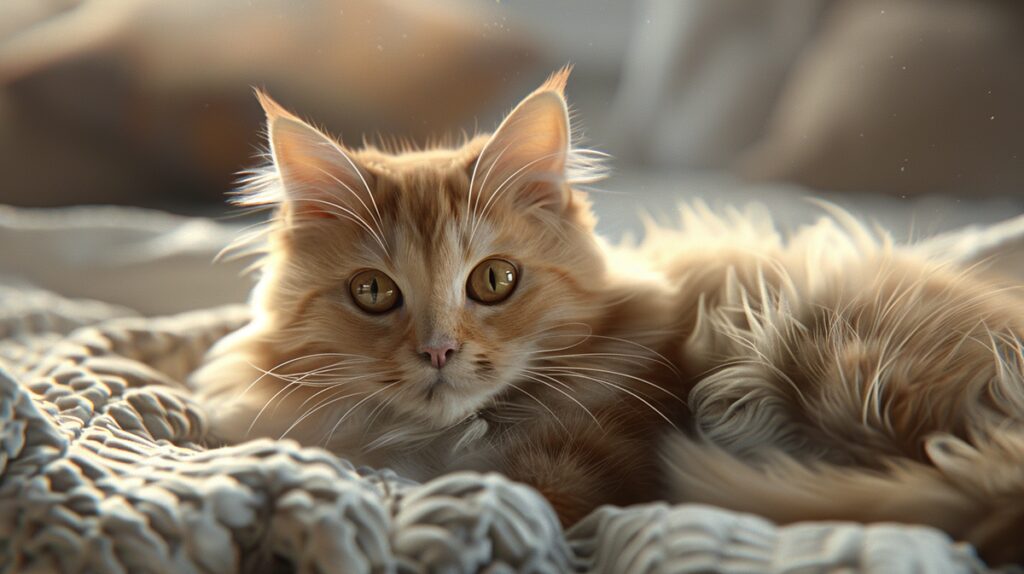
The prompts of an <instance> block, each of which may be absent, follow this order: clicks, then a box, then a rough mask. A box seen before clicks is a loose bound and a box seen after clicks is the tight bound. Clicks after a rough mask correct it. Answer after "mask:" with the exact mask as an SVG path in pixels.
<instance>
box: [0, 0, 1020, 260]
mask: <svg viewBox="0 0 1024 574" xmlns="http://www.w3.org/2000/svg"><path fill="white" fill-rule="evenodd" d="M566 63H572V64H574V66H575V70H574V72H573V75H572V77H571V79H570V83H569V88H568V96H569V99H570V102H571V104H572V105H573V107H574V109H575V111H576V118H577V120H578V122H579V123H578V124H577V127H578V128H579V130H580V131H581V133H582V134H583V135H584V141H585V144H586V145H588V146H591V147H595V148H597V149H600V150H602V151H606V152H608V153H610V154H611V155H612V156H613V157H614V158H615V159H614V161H613V162H612V167H613V169H614V170H615V174H616V175H614V176H613V177H612V178H611V179H610V180H608V181H606V182H602V183H601V184H599V185H598V186H597V188H598V189H596V190H595V191H594V195H593V197H594V200H595V204H596V208H597V211H598V214H599V216H600V218H601V224H600V225H601V227H600V230H601V231H602V232H604V233H606V234H609V235H612V236H621V235H622V234H625V233H628V232H636V231H637V230H638V229H639V219H638V217H637V212H638V210H645V211H649V212H653V213H655V214H663V213H666V212H668V211H670V210H671V207H672V206H673V205H674V204H675V203H677V202H678V201H679V200H681V199H692V198H696V197H699V198H703V199H705V200H706V201H708V202H709V203H711V204H713V205H724V204H738V203H745V202H747V201H750V200H756V201H759V202H761V203H766V204H768V205H769V207H771V209H772V210H773V212H774V213H775V215H776V217H777V218H778V219H779V220H780V221H782V222H783V223H786V224H792V223H796V222H799V221H802V220H805V219H807V218H808V217H811V216H813V213H817V212H820V210H819V208H817V207H815V206H814V205H812V204H810V203H808V202H805V201H803V200H802V198H804V197H806V196H808V195H810V196H818V197H824V198H826V199H829V200H831V201H835V202H837V203H839V204H841V205H844V206H847V207H849V208H850V209H852V210H854V211H855V212H857V213H859V214H862V215H863V216H864V217H867V218H870V219H874V220H877V221H878V222H879V223H880V224H881V225H883V226H884V227H887V228H889V229H892V230H893V231H894V233H895V234H896V235H897V236H900V238H902V239H906V238H912V237H916V236H921V235H928V234H933V233H938V232H941V231H944V230H948V229H951V228H953V227H956V226H961V225H966V224H974V223H989V222H993V221H997V220H1000V219H1004V218H1007V217H1011V216H1014V215H1017V214H1020V213H1024V3H1022V2H1020V1H1019V0H760V1H757V2H752V1H749V0H498V1H494V0H429V1H427V0H420V1H413V0H305V1H301V2H300V1H296V0H174V1H172V2H168V1H164V0H3V1H2V2H0V173H2V179H0V204H8V205H13V206H31V207H56V206H71V205H83V204H117V205H131V206H144V207H151V208H157V209H160V210H164V211H170V212H174V213H180V214H192V215H197V214H200V215H215V216H216V215H220V214H223V213H225V211H226V208H225V204H224V198H225V196H224V194H225V192H227V191H229V190H231V189H232V187H233V182H234V181H235V179H236V174H237V173H238V172H239V171H240V170H241V169H244V168H245V167H247V166H250V165H252V163H253V161H254V160H253V157H254V155H255V153H256V151H257V146H258V145H259V144H260V141H261V140H260V137H261V136H260V129H261V119H262V114H261V112H260V109H259V106H258V105H257V103H256V100H255V98H254V97H253V95H252V87H253V86H259V87H264V88H266V89H267V90H268V91H269V92H270V93H271V94H272V95H273V96H274V97H275V98H276V99H277V100H278V101H280V102H281V103H282V104H284V105H285V106H286V107H288V108H290V109H292V110H294V111H296V112H297V113H299V114H300V115H302V116H303V117H306V118H308V119H311V120H313V121H314V122H316V123H317V124H318V125H322V126H324V127H325V128H326V129H327V130H328V131H330V132H331V133H332V134H335V135H337V136H340V137H341V139H343V140H344V141H345V142H346V143H348V144H349V145H358V144H359V143H360V142H362V141H363V140H364V138H365V139H366V140H369V141H374V139H375V138H377V137H378V135H380V134H387V135H400V136H409V137H412V138H413V139H414V140H417V141H420V142H425V141H427V139H428V138H429V137H431V136H439V135H443V134H446V133H455V134H457V133H459V132H460V131H462V130H465V131H468V132H470V133H472V132H474V131H477V130H480V131H488V130H491V129H492V128H493V127H494V126H495V125H496V124H497V123H498V121H499V120H500V119H501V117H502V115H503V114H504V113H506V112H507V111H508V110H509V109H510V108H511V107H512V106H513V105H514V104H515V103H516V102H517V101H518V100H519V99H520V98H521V97H523V96H524V95H525V94H527V93H529V91H531V90H532V89H533V88H534V87H536V86H537V85H538V84H540V83H541V82H542V81H543V80H544V79H545V77H546V76H547V75H548V74H549V73H550V72H552V71H553V70H555V69H557V68H559V67H561V66H562V65H564V64H566ZM8 213H13V212H10V211H9V212H8ZM19 213H21V214H23V213H24V212H20V211H19ZM33 213H34V215H33V217H36V218H38V217H44V216H42V215H40V214H39V213H36V212H33ZM104 213H107V214H108V216H107V217H114V218H115V219H117V217H118V216H116V215H109V214H117V213H121V212H117V211H106V212H104ZM67 217H70V216H67V215H65V221H67V219H66V218H67ZM0 219H2V218H0ZM22 219H23V218H22ZM12 225H13V224H12ZM104 225H109V224H104ZM149 225H150V226H152V223H150V224H149ZM168 225H170V224H168ZM55 227H59V225H56V224H55ZM171 227H174V226H173V225H171ZM2 233H3V232H2V229H0V239H3V234H2ZM11 237H13V236H11ZM18 237H23V236H18ZM111 237H113V235H111ZM15 239H17V238H13V239H10V241H14V240H15ZM36 239H37V240H38V238H36ZM19 240H20V241H23V239H19ZM10 241H8V242H7V244H5V245H4V247H3V248H0V250H7V251H8V252H10V251H12V250H13V249H14V248H15V247H14V244H12V243H10ZM111 241H114V240H113V239H111ZM18 249H21V247H18ZM10 257H13V256H10ZM23 257H29V255H24V254H23ZM32 257H33V258H34V257H35V256H34V255H33V256H32ZM4 261H5V260H3V259H2V257H0V270H2V265H3V264H4ZM6 261H7V265H8V266H10V265H14V264H17V265H28V262H27V260H26V261H23V260H20V259H19V260H18V261H16V262H15V263H11V260H10V259H8V260H6Z"/></svg>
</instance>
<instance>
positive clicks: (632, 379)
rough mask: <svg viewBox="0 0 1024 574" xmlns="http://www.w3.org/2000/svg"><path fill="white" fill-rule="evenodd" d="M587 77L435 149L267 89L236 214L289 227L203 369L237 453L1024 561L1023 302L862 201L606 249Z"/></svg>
mask: <svg viewBox="0 0 1024 574" xmlns="http://www.w3.org/2000/svg"><path fill="white" fill-rule="evenodd" d="M567 75H568V70H562V71H561V72H559V73H556V74H555V75H553V76H552V77H551V78H550V79H549V80H548V81H547V82H545V83H544V84H543V85H542V86H541V87H540V88H539V89H538V90H536V91H535V92H533V93H532V94H531V95H529V96H528V97H527V98H526V99H524V100H523V101H522V102H521V103H520V104H519V105H518V106H517V107H516V108H515V109H514V110H513V111H512V112H511V113H510V114H509V115H508V116H507V117H506V119H505V120H504V121H503V122H502V123H501V125H500V126H499V127H498V128H497V130H496V131H495V132H494V133H493V134H491V135H482V136H478V137H475V138H473V139H471V140H469V141H466V142H465V143H463V144H462V145H460V146H457V147H454V148H442V147H439V148H433V149H427V150H410V149H402V150H390V151H389V150H380V149H376V148H373V147H369V146H367V147H364V148H362V149H358V150H357V149H351V148H347V147H345V146H343V145H342V144H341V143H339V142H337V141H335V140H333V139H331V138H330V137H328V136H326V135H324V134H323V133H321V132H320V131H318V130H316V129H314V128H313V127H311V126H310V125H309V124H307V123H305V122H303V121H302V120H300V119H298V118H297V117H295V116H294V115H292V114H290V113H288V112H287V111H285V110H284V109H283V108H281V107H280V106H279V105H277V104H276V103H274V102H273V101H272V100H270V98H269V97H267V96H265V95H262V94H260V101H261V103H262V104H263V106H264V109H265V110H266V113H267V127H268V139H269V143H270V157H271V160H272V161H271V163H270V165H269V166H267V167H266V168H263V169H261V170H259V171H257V172H255V173H254V175H253V176H252V178H251V180H250V182H249V185H248V186H247V188H246V189H245V190H244V191H243V193H242V194H241V195H240V196H239V198H238V200H237V202H238V203H239V204H240V205H243V206H272V207H274V208H275V210H276V213H275V215H274V217H273V218H272V219H271V221H270V223H269V227H268V228H267V229H265V230H264V231H263V232H261V233H260V234H259V237H258V238H256V239H255V240H252V241H249V240H246V241H245V242H244V243H245V244H246V245H249V246H252V247H253V248H254V249H255V250H256V251H259V252H261V253H262V257H261V259H260V261H259V264H258V268H259V271H260V279H259V283H258V285H257V287H256V289H255V291H254V293H253V296H252V301H251V303H252V308H253V319H252V321H251V323H250V324H249V325H248V326H246V327H245V328H243V329H242V330H240V331H238V332H236V333H234V334H232V335H231V336H229V337H228V338H226V339H225V340H223V341H222V342H220V343H219V344H218V345H217V346H216V347H215V349H214V350H213V351H212V352H211V355H210V357H209V359H208V362H207V364H206V365H205V366H204V368H203V369H201V370H200V371H199V372H198V373H196V375H195V376H194V379H193V383H194V384H195V385H196V386H197V388H198V389H199V390H200V392H201V394H202V396H203V397H204V400H205V401H206V406H207V408H208V411H209V414H210V419H211V430H212V436H213V437H214V439H215V440H220V441H228V442H235V441H241V440H244V439H246V438H247V437H255V436H270V437H274V438H279V437H289V438H293V439H296V440H298V441H300V442H302V443H304V444H309V445H321V446H324V447H326V448H328V449H330V450H332V451H334V452H336V453H338V454H339V455H341V456H343V457H345V458H348V459H350V460H352V461H354V462H355V463H357V464H368V465H372V466H387V467H391V468H393V469H395V470H396V471H398V472H399V473H401V474H403V475H405V476H409V477H411V478H415V479H421V480H422V479H428V478H431V477H433V476H437V475H439V474H442V473H444V472H448V471H452V470H457V469H474V470H496V471H500V472H502V473H504V474H506V475H508V476H509V477H511V478H513V479H516V480H519V481H522V482H525V483H527V484H530V485H532V486H534V487H535V488H537V489H538V490H539V491H540V492H541V493H542V494H544V496H545V497H547V499H548V500H549V501H550V502H551V503H552V505H553V507H554V508H555V510H556V511H557V512H558V515H559V517H560V518H561V520H562V522H563V523H564V524H566V525H569V524H572V523H574V522H576V521H577V520H579V519H580V518H582V517H583V516H585V515H586V514H587V513H589V512H590V511H591V510H593V509H594V508H596V507H597V506H599V505H601V504H606V503H611V504H620V505H624V504H631V503H636V502H643V501H649V500H656V499H669V500H673V501H680V502H683V501H700V502H709V503H713V504H718V505H721V506H725V507H729V508H734V509H738V510H745V511H751V512H756V513H759V514H762V515H764V516H766V517H768V518H770V519H774V520H777V521H780V522H791V521H797V520H806V519H848V520H860V521H877V520H887V521H901V522H908V523H923V524H930V525H933V526H936V527H939V528H942V529H945V530H946V531H947V532H949V533H950V534H951V535H953V536H955V537H957V538H961V539H965V540H969V541H971V542H973V543H975V544H977V545H978V546H979V548H981V550H982V552H983V553H984V555H985V557H986V558H988V559H990V560H993V561H996V562H1004V561H1012V560H1021V559H1022V558H1024V550H1022V548H1024V543H1022V542H1024V541H1022V540H1021V535H1019V534H1017V533H1018V532H1022V531H1024V496H1022V495H1024V355H1022V352H1021V348H1022V342H1021V341H1022V337H1024V298H1022V296H1021V294H1020V293H1019V292H1018V291H1015V290H1012V289H1009V288H1002V287H1000V286H998V285H997V284H995V283H993V282H991V281H990V280H988V279H986V278H985V277H983V276H982V275H981V273H980V272H979V271H977V270H975V269H970V268H963V267H962V266H960V265H959V263H958V262H957V261H953V260H951V259H949V258H944V257H943V256H942V254H941V253H939V252H938V250H937V248H935V247H934V246H933V247H929V246H928V245H918V246H902V247H901V246H895V245H893V244H892V243H891V242H890V241H888V239H887V238H885V237H880V236H878V235H877V234H871V233H868V232H867V231H865V230H864V228H863V227H862V226H861V225H860V224H858V223H857V222H855V221H853V220H852V219H851V218H850V217H849V216H848V215H846V214H844V213H842V212H841V211H839V210H835V209H833V210H832V211H833V214H832V217H826V218H823V219H822V220H821V221H820V222H819V223H818V224H816V225H813V226H809V227H807V228H805V229H804V230H802V231H801V232H800V233H798V234H797V235H795V236H794V237H792V238H790V239H789V240H788V241H787V240H784V239H783V238H782V237H780V236H779V234H778V233H777V232H776V231H775V230H774V228H773V227H772V226H771V224H770V222H769V221H767V220H766V219H765V218H763V217H758V216H756V215H754V214H747V215H743V214H739V213H733V214H731V215H729V216H724V217H722V216H716V215H713V214H712V213H710V212H709V211H708V210H707V209H706V208H703V207H701V206H696V207H692V208H686V209H684V222H683V223H684V226H683V229H682V230H652V231H651V234H650V236H649V237H648V239H647V240H646V241H645V242H644V243H643V244H642V245H640V246H638V247H634V248H627V247H614V246H609V245H607V244H606V243H605V242H604V241H602V240H601V239H600V238H599V237H598V236H596V235H595V234H594V216H593V215H592V213H591V211H590V207H589V204H588V201H587V198H586V196H585V194H584V193H582V192H581V191H579V190H578V189H577V188H576V186H577V185H578V184H579V183H581V182H586V181H591V180H594V179H596V178H597V177H599V175H600V165H599V162H597V161H596V160H597V159H599V158H598V156H597V155H596V154H593V153H590V152H587V151H585V150H579V149H575V148H574V147H573V145H572V130H571V128H570V124H569V118H568V113H567V107H566V103H565V99H564V96H563V91H564V86H565V82H566V79H567ZM1020 227H1024V225H1021V226H1020Z"/></svg>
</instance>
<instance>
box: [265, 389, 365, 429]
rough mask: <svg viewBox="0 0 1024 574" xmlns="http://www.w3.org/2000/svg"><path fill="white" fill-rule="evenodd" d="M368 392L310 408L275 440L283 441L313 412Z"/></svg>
mask: <svg viewBox="0 0 1024 574" xmlns="http://www.w3.org/2000/svg"><path fill="white" fill-rule="evenodd" d="M337 390H338V391H339V392H340V391H341V389H337ZM368 392H370V391H362V392H358V393H350V394H347V395H344V396H340V397H330V398H329V399H328V400H325V401H323V402H321V403H319V404H317V405H314V406H313V407H312V408H311V409H310V410H309V411H307V412H306V413H305V414H303V415H302V416H301V417H299V418H298V419H296V420H295V422H293V423H292V424H291V426H289V427H288V428H287V429H286V430H285V431H284V433H282V434H281V436H279V437H277V440H282V439H284V437H286V436H288V433H290V432H292V431H293V430H295V427H297V426H299V425H300V424H302V421H304V420H306V419H307V418H309V417H311V416H313V413H315V412H317V411H319V410H321V409H323V408H326V407H327V406H329V405H332V404H334V403H336V402H338V401H343V400H345V399H349V398H352V397H357V396H359V395H365V394H366V393H368Z"/></svg>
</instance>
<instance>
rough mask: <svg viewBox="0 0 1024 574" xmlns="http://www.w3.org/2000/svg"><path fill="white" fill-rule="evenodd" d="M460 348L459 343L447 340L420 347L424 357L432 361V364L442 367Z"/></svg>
mask: <svg viewBox="0 0 1024 574" xmlns="http://www.w3.org/2000/svg"><path fill="white" fill-rule="evenodd" d="M458 348H459V346H458V344H457V343H454V342H448V341H445V342H443V343H441V344H439V345H435V346H429V347H428V346H426V345H424V346H422V347H420V354H421V355H423V358H424V359H426V360H427V361H430V364H431V365H434V367H435V368H438V369H440V368H441V367H443V366H444V364H445V363H447V362H448V359H450V358H451V357H452V355H454V354H455V351H457V350H458Z"/></svg>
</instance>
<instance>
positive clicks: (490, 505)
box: [0, 287, 985, 573]
mask: <svg viewBox="0 0 1024 574" xmlns="http://www.w3.org/2000/svg"><path fill="white" fill-rule="evenodd" d="M246 319H247V316H246V311H245V309H244V308H241V307H224V308H217V309H211V310H207V311H198V312H192V313H187V314H183V315H178V316H174V317H168V318H155V319H151V318H141V317H138V316H135V315H134V313H133V312H131V311H129V310H126V309H123V308H118V307H113V306H110V305H106V304H102V303H96V302H91V301H75V300H68V299H64V298H61V297H58V296H56V295H54V294H51V293H47V292H45V291H41V290H36V289H31V288H27V287H20V288H14V287H0V570H2V571H4V572H22V571H29V572H50V571H55V570H59V571H68V572H111V573H116V572H133V573H134V572H236V571H255V572H262V571H274V572H282V571H284V572H287V571H298V572H343V573H358V572H452V573H456V572H481V571H483V572H629V573H642V572H709V571H717V572H796V571H799V572H839V571H843V572H851V571H861V570H864V571H878V572H882V571H884V572H922V571H927V572H983V571H985V569H984V566H983V565H982V564H981V563H980V562H979V561H978V560H977V559H976V558H974V553H973V551H972V549H971V548H970V547H968V546H965V545H962V544H954V543H952V542H951V541H950V540H949V539H948V538H947V537H946V536H945V535H944V534H942V533H940V532H938V531H935V530H932V529H929V528H923V527H905V526H895V525H873V526H867V527H865V526H861V525H856V524H842V523H821V524H818V523H812V524H797V525H794V526H789V527H776V526H774V525H772V524H770V523H768V522H766V521H764V520H762V519H759V518H756V517H753V516H748V515H742V514H736V513H731V512H727V511H723V510H719V509H715V508H710V507H706V506H679V507H670V506H668V505H664V504H654V505H645V506H638V507H633V508H626V509H618V508H609V507H606V508H602V509H599V510H598V511H596V512H594V513H593V514H592V515H591V516H589V517H588V518H586V519H584V520H583V521H582V522H581V523H579V524H578V525H577V526H575V527H574V528H573V529H571V530H570V531H569V532H567V533H566V532H563V531H562V529H561V527H560V526H559V525H558V521H557V519H556V518H555V514H554V512H553V511H552V510H551V508H550V507H549V505H548V504H547V503H546V502H545V501H544V499H543V498H542V497H541V496H540V495H539V494H538V493H537V492H535V491H533V490H531V489H530V488H528V487H526V486H523V485H520V484H516V483H514V482H511V481H509V480H507V479H505V478H503V477H501V476H499V475H495V474H486V475H481V474H472V473H458V474H452V475H448V476H444V477H441V478H438V479H436V480H433V481H431V482H428V483H426V484H416V483H414V482H412V481H409V480H405V479H403V478H401V477H399V476H396V475H395V474H394V473H392V472H390V471H387V470H373V469H362V468H360V469H357V468H354V467H353V466H352V465H351V464H349V463H347V462H346V461H344V460H342V459H340V458H338V457H336V456H333V455H331V454H329V453H328V452H326V451H323V450H320V449H316V448H302V447H300V446H298V445H297V444H296V443H294V442H291V441H276V442H275V441H270V440H257V441H252V442H248V443H245V444H241V445H237V446H233V447H227V448H207V447H206V446H205V445H204V443H203V438H204V433H205V426H206V425H205V421H204V415H203V413H202V412H201V411H200V409H199V407H198V405H197V403H196V402H195V401H194V400H193V399H192V397H191V396H190V392H189V389H188V388H187V387H186V385H185V384H184V383H183V381H184V380H185V379H186V377H187V375H188V374H189V373H190V372H191V371H192V370H193V369H194V368H196V367H197V366H198V364H199V362H200V360H201V358H202V356H203V354H204V353H205V352H206V350H207V349H208V348H209V346H210V345H211V344H212V343H213V342H214V341H216V340H217V339H218V338H219V337H221V336H223V335H224V334H226V333H228V332H230V331H232V330H233V329H236V328H238V327H239V326H241V325H242V324H244V322H245V321H246Z"/></svg>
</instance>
